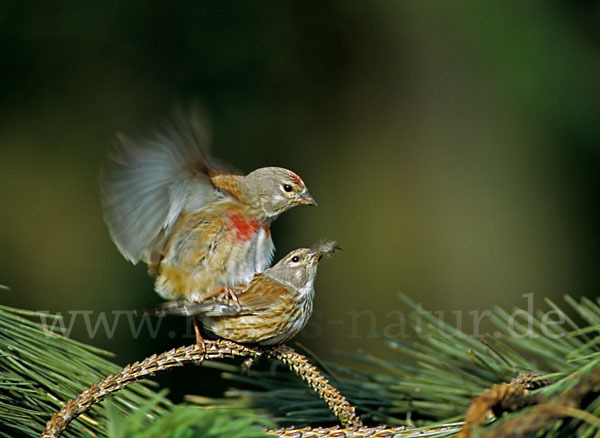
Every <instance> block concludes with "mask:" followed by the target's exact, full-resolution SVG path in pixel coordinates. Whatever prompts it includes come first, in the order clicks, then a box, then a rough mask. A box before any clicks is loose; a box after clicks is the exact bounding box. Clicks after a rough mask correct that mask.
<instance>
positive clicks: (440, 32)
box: [0, 0, 600, 392]
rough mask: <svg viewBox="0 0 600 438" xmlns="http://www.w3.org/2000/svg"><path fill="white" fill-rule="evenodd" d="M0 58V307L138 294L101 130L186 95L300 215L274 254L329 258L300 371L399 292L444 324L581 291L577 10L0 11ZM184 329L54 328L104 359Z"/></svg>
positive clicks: (582, 158) (587, 217)
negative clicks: (119, 235)
mask: <svg viewBox="0 0 600 438" xmlns="http://www.w3.org/2000/svg"><path fill="white" fill-rule="evenodd" d="M0 53H1V54H2V56H1V57H0V67H1V71H2V73H1V77H2V80H1V85H0V90H1V91H0V111H1V117H0V162H1V163H2V164H1V172H0V181H1V183H2V201H1V203H0V205H1V208H2V214H1V215H0V248H1V249H2V250H1V252H0V283H3V284H6V285H8V286H10V287H11V291H9V292H2V293H1V295H0V296H1V298H2V300H1V302H2V303H3V304H8V305H14V306H19V307H25V308H29V309H34V310H48V311H51V312H62V313H63V314H67V312H69V311H73V310H90V311H93V312H94V314H93V315H92V322H93V323H95V321H96V319H97V313H98V312H111V311H113V310H130V309H134V308H140V307H147V306H151V305H154V304H156V303H158V302H159V301H160V299H159V297H158V296H157V295H156V294H155V293H154V292H153V286H152V279H151V278H150V277H148V276H147V275H146V270H145V267H144V266H135V267H134V266H132V265H130V264H129V263H128V262H126V261H125V260H124V259H123V258H122V257H121V255H120V254H119V253H118V251H117V250H116V248H115V247H114V245H113V244H112V242H111V241H110V238H109V236H108V232H107V230H106V228H105V226H104V223H103V221H102V214H101V211H100V203H99V199H98V188H97V175H98V169H99V166H100V164H101V163H102V161H103V160H104V159H105V157H106V155H107V152H108V150H109V148H110V146H111V144H112V141H113V138H114V132H115V131H117V130H120V131H126V132H128V131H129V132H131V131H132V130H133V131H136V130H137V131H139V130H140V129H144V128H149V129H152V128H153V126H155V124H156V121H157V120H158V119H159V118H160V117H162V116H164V115H167V114H168V113H169V112H170V111H171V109H172V107H173V104H175V103H183V104H184V105H185V104H187V103H190V102H198V101H199V102H201V103H202V104H203V105H204V106H205V107H206V108H207V110H208V112H209V114H210V115H211V118H212V120H211V124H212V132H213V138H214V147H213V151H214V153H215V155H217V156H218V157H219V158H221V159H222V160H223V161H225V162H229V163H231V164H233V165H234V166H235V167H237V168H239V169H241V170H243V171H250V170H252V169H255V168H257V167H262V166H267V165H277V166H283V167H288V168H290V169H293V170H294V171H296V172H297V173H298V174H300V175H301V176H302V178H303V179H304V180H305V181H306V183H307V185H308V187H309V189H310V191H311V193H312V194H313V195H314V197H315V198H316V200H317V201H318V203H319V207H318V208H316V209H309V208H297V209H294V210H293V211H291V212H288V213H287V214H285V215H284V216H282V217H281V218H280V219H279V220H278V221H277V222H276V223H275V224H274V226H273V236H274V239H275V243H276V245H277V248H278V251H277V254H276V259H279V257H281V256H282V255H284V254H285V253H287V252H288V251H289V250H291V249H293V248H296V247H299V246H304V245H310V244H312V243H314V242H315V241H316V240H318V239H320V238H322V237H328V238H334V239H337V240H338V241H339V242H340V243H341V245H342V247H343V248H344V251H343V252H341V253H339V254H336V255H335V256H334V257H333V258H332V259H331V260H328V261H326V262H325V263H323V265H322V266H321V269H320V273H319V277H318V280H317V297H316V303H315V308H316V313H315V317H314V319H313V323H312V325H311V326H310V327H308V328H307V330H306V333H305V335H304V336H303V337H301V338H300V340H301V341H302V342H303V344H305V345H306V346H307V347H309V348H310V349H312V350H314V351H316V352H317V354H318V355H319V356H322V357H329V352H330V350H332V349H336V350H341V351H354V350H355V349H357V348H362V349H366V350H369V351H373V352H378V351H379V352H381V354H385V351H384V350H382V348H381V345H380V343H379V342H374V341H373V338H372V337H371V336H372V335H371V330H372V329H375V330H379V331H386V330H387V331H388V332H389V333H394V331H395V328H394V330H392V328H390V327H394V326H391V324H395V323H396V320H395V319H394V318H395V317H396V316H397V312H396V311H397V310H402V306H401V305H400V302H399V300H398V298H397V294H398V293H399V292H403V293H406V294H407V295H409V296H410V297H412V299H414V300H416V301H420V302H423V304H424V305H425V306H426V307H428V308H430V309H432V310H440V311H441V310H444V311H446V312H447V313H446V319H447V320H448V321H449V322H452V321H453V320H454V319H455V314H452V313H451V312H453V311H455V312H458V311H460V312H462V315H464V317H465V319H464V321H463V326H464V327H467V328H468V327H469V321H468V318H469V316H468V312H469V311H473V310H478V311H480V312H481V311H483V310H484V309H489V308H490V307H491V306H492V305H493V304H499V305H502V306H505V307H511V306H513V305H517V304H518V305H523V306H524V305H526V304H527V303H526V301H525V300H524V298H523V297H522V295H523V294H526V293H533V294H534V297H535V305H536V307H537V306H542V304H543V302H542V298H543V297H544V296H549V297H554V298H557V297H560V296H561V295H563V294H565V293H571V294H573V295H575V296H579V295H588V296H595V294H596V293H597V278H598V276H597V272H598V264H599V261H600V260H599V255H600V251H599V248H600V231H599V230H598V220H597V214H598V199H599V195H600V178H599V175H600V172H599V171H600V80H599V79H600V5H599V3H598V2H596V1H549V2H543V3H539V2H518V1H500V0H498V1H487V2H462V1H446V2H442V1H438V2H430V1H413V2H405V1H372V2H351V1H347V2H342V1H318V2H317V1H308V2H301V1H297V2H290V1H279V2H261V1H250V2H246V1H237V2H235V1H234V2H226V3H225V2H217V1H215V2H203V1H199V2H192V1H189V2H172V3H167V2H141V1H118V2H117V1H104V2H90V3H87V2H80V1H74V0H71V1H59V2H42V1H30V2H16V1H0ZM360 311H366V313H364V314H361V315H358V316H357V314H356V313H355V312H360ZM94 315H95V316H94ZM78 318H80V317H78ZM184 326H185V323H184V322H183V321H179V320H177V321H165V322H164V327H167V328H169V329H171V330H173V331H174V332H175V333H177V335H176V336H175V337H174V338H170V337H169V336H168V331H164V330H162V329H161V332H160V334H159V336H158V339H156V340H152V339H150V337H149V336H148V335H147V334H146V333H143V334H142V336H141V337H140V339H134V338H133V337H132V335H131V330H130V329H129V326H128V324H125V323H119V324H118V325H117V326H116V330H115V333H114V335H113V336H112V337H109V336H106V335H104V333H103V331H102V330H100V334H99V335H98V336H96V337H94V339H92V340H90V339H89V337H88V335H87V333H88V332H87V330H86V327H85V324H84V322H83V319H77V320H76V321H75V323H74V325H73V332H72V336H74V337H76V338H78V339H81V340H83V341H86V342H91V343H93V344H94V345H98V346H101V347H104V348H107V349H110V350H112V351H115V352H116V353H117V355H118V356H117V361H118V362H120V363H123V364H125V363H127V362H130V361H133V360H137V359H140V358H142V357H143V356H144V355H146V354H149V353H152V352H158V351H162V350H163V349H165V348H167V347H170V346H175V345H180V344H181V343H182V340H181V338H180V333H181V332H182V331H183V329H184V328H185V327H184ZM395 327H396V328H397V326H395ZM186 342H189V339H188V340H186ZM182 372H183V371H182ZM192 372H193V373H196V374H193V373H192V374H187V375H186V376H188V377H190V379H195V380H196V381H197V382H196V383H194V384H195V385H196V386H193V387H190V385H189V383H188V385H187V387H186V390H187V391H188V392H206V391H205V388H204V386H203V385H202V382H200V380H202V379H200V378H198V377H197V376H198V374H197V370H192ZM206 372H207V373H209V371H206ZM177 376H179V377H181V374H180V375H177ZM194 376H195V377H194ZM173 379H176V377H173Z"/></svg>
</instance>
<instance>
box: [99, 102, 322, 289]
mask: <svg viewBox="0 0 600 438" xmlns="http://www.w3.org/2000/svg"><path fill="white" fill-rule="evenodd" d="M199 120H200V118H199V117H197V116H196V115H195V114H193V113H190V114H183V115H182V114H179V116H178V117H177V118H176V119H175V121H174V122H172V123H171V124H169V125H168V126H167V127H166V129H164V130H163V131H162V132H159V133H156V134H155V135H154V136H153V137H151V138H149V139H146V140H139V141H137V140H131V139H129V138H128V137H125V136H122V135H121V136H118V139H119V144H118V145H117V149H116V150H115V153H114V154H113V155H112V156H111V160H110V161H109V162H108V164H107V165H106V167H105V168H104V169H103V172H102V174H101V178H100V185H101V193H102V204H103V210H104V216H105V219H106V223H107V225H108V229H109V231H110V235H111V237H112V239H113V241H114V242H115V244H116V246H117V248H118V249H119V250H120V252H121V254H123V256H124V257H125V258H126V259H127V260H129V261H131V262H132V263H134V264H136V263H138V262H139V261H140V260H142V261H144V262H146V263H147V264H148V266H149V271H150V273H151V274H152V275H155V276H156V282H155V289H156V291H157V292H158V294H159V295H161V296H162V297H163V298H165V299H189V300H192V301H201V300H202V299H204V298H205V297H206V296H210V294H211V292H212V293H214V291H215V290H218V289H220V288H222V287H226V288H229V287H233V286H236V285H240V284H248V283H249V282H250V281H251V280H252V278H253V276H254V274H256V273H257V272H262V271H263V270H265V269H266V268H268V267H269V266H270V264H271V261H272V258H273V251H274V246H273V241H272V239H271V233H270V230H269V226H270V225H271V223H272V222H273V221H274V220H275V219H276V218H277V217H278V216H279V215H280V214H281V213H283V212H285V211H286V210H288V209H290V208H292V207H294V206H296V205H301V204H304V205H316V203H315V201H314V199H313V198H312V196H311V195H310V194H309V192H308V190H307V188H306V186H305V184H304V182H303V181H302V179H301V178H300V177H299V176H298V175H296V174H295V173H294V172H292V171H291V170H287V169H283V168H280V167H264V168H261V169H257V170H255V171H253V172H250V173H249V174H248V175H245V176H244V175H237V174H235V173H234V172H232V171H230V170H227V169H226V168H224V167H223V166H219V165H218V164H216V162H215V160H214V159H213V158H212V157H211V156H210V154H209V151H208V143H209V141H208V136H207V134H206V131H205V130H204V129H203V127H202V125H201V123H200V121H199Z"/></svg>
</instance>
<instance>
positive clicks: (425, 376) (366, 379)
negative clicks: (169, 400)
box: [189, 296, 600, 433]
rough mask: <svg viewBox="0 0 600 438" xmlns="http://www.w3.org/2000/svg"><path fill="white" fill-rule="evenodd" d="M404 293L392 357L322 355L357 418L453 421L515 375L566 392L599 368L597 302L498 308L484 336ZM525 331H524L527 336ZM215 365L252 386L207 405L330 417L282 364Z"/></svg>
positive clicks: (593, 408) (595, 409)
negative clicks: (334, 359)
mask: <svg viewBox="0 0 600 438" xmlns="http://www.w3.org/2000/svg"><path fill="white" fill-rule="evenodd" d="M403 300H404V301H405V303H406V304H407V305H408V306H409V307H410V309H411V310H412V312H411V313H409V314H408V315H409V320H408V321H407V324H406V325H407V326H409V327H411V328H413V329H414V330H415V331H416V332H417V335H418V337H417V338H416V340H414V341H411V342H407V341H405V340H404V339H396V338H393V337H386V336H380V339H381V340H382V341H383V342H385V343H386V344H387V345H388V347H389V348H390V349H391V351H392V352H394V353H396V354H397V355H398V356H399V359H398V360H397V361H390V360H382V359H380V358H378V357H375V356H373V355H371V354H369V353H364V352H363V353H362V354H360V355H347V354H346V355H340V357H341V358H343V359H345V361H344V364H343V365H340V364H336V363H328V364H327V366H326V367H325V368H327V369H331V370H332V372H334V373H335V375H336V377H335V378H333V377H331V379H332V382H333V383H334V385H335V386H336V388H338V389H339V390H340V391H341V392H342V393H343V394H344V395H345V396H346V397H347V398H348V401H349V402H350V403H351V404H352V405H355V406H357V409H358V411H359V412H360V414H361V418H362V419H363V420H371V421H375V422H379V423H385V424H388V425H390V426H393V425H398V424H417V425H425V424H427V423H428V422H429V421H431V420H434V421H443V422H449V421H456V420H458V419H460V418H464V415H465V413H466V411H467V408H468V406H469V405H470V404H471V402H472V401H473V399H474V398H475V397H477V396H479V395H480V394H482V393H483V392H484V391H486V390H488V389H489V388H492V387H493V386H494V385H497V384H502V382H509V381H511V379H513V378H514V377H515V376H517V375H519V374H523V373H530V372H539V374H541V376H542V378H544V379H548V380H549V381H550V382H553V383H552V384H551V385H549V386H547V387H544V388H542V389H537V390H536V392H535V393H536V394H537V393H538V392H539V393H540V394H541V395H543V396H544V397H551V396H554V395H560V394H563V393H564V392H565V391H568V390H569V389H570V388H571V387H572V386H573V384H575V383H577V382H578V381H579V379H580V378H581V376H584V375H587V374H588V373H589V372H590V371H591V370H593V369H595V368H597V367H599V366H600V336H598V334H599V333H600V306H598V304H597V303H595V302H592V301H591V300H589V299H586V298H584V299H582V300H581V302H576V301H575V300H573V299H572V298H570V297H568V296H567V297H566V298H565V300H566V302H567V304H568V306H569V307H571V309H572V310H573V311H574V313H575V314H576V316H575V317H574V316H572V315H569V312H568V310H567V309H561V308H560V307H559V306H558V305H556V304H555V303H553V302H551V301H549V300H546V303H547V305H548V306H549V309H550V311H553V312H554V314H553V315H552V316H553V318H552V319H555V320H556V319H560V320H562V321H563V323H562V324H554V325H547V324H546V325H544V317H545V316H546V313H545V312H542V311H541V310H538V311H536V312H534V314H533V315H528V314H527V313H526V312H525V311H521V312H518V313H509V312H507V311H505V310H503V309H501V308H495V309H494V310H493V312H492V315H491V317H490V320H491V321H492V323H494V325H495V326H496V327H497V331H496V332H495V333H493V335H485V336H483V337H480V338H474V337H471V336H468V335H467V334H465V333H463V332H462V331H460V330H458V329H457V328H455V327H453V326H451V325H450V324H448V323H447V322H445V321H443V320H440V319H439V318H437V317H436V316H435V315H434V314H433V313H431V312H427V311H426V310H425V309H422V308H421V307H420V306H419V305H417V304H415V303H413V302H412V301H410V300H409V299H408V298H406V297H403ZM515 315H517V317H515ZM529 320H530V321H529ZM529 322H531V328H529V327H528V325H529ZM524 333H527V335H526V336H523V334H524ZM354 364H359V365H361V366H364V365H367V366H369V367H370V368H371V369H374V370H375V371H374V372H373V371H371V372H368V373H367V372H363V371H361V370H360V369H359V368H358V367H357V366H355V365H354ZM211 366H212V367H213V368H217V369H221V370H223V371H224V372H223V376H224V378H227V379H229V380H231V381H232V382H234V384H235V383H236V382H239V383H240V384H243V385H245V386H248V385H251V386H253V387H255V388H257V389H256V390H244V391H241V390H235V389H232V390H230V391H228V393H227V396H228V398H227V399H217V400H207V399H202V400H200V402H201V403H202V404H203V405H207V406H210V405H220V406H237V407H245V408H250V409H254V410H257V409H260V410H261V412H263V413H265V414H266V415H270V417H271V418H273V419H274V420H275V421H278V422H280V423H284V424H285V423H287V424H290V423H292V424H294V425H296V426H299V425H302V424H305V425H310V424H315V423H322V422H326V421H331V419H332V416H331V414H330V413H329V412H327V411H326V410H325V409H323V408H321V407H320V406H319V405H318V404H317V403H316V400H315V397H314V394H311V393H310V392H308V391H306V389H305V388H302V387H301V386H299V385H298V384H297V383H296V382H295V381H294V380H293V379H292V378H291V374H290V373H289V372H288V371H286V370H284V369H281V368H277V369H274V370H269V371H257V370H251V371H250V373H249V375H241V374H240V372H239V370H238V369H237V368H236V367H234V366H231V365H228V364H223V363H213V364H211ZM189 400H192V401H194V398H193V397H190V398H189ZM585 410H586V412H588V413H589V414H591V415H593V416H596V417H597V416H600V399H597V398H595V399H594V400H593V402H592V403H590V404H589V405H587V407H586V408H585ZM486 411H487V410H486ZM282 414H283V415H282ZM512 415H517V414H512ZM563 423H565V424H567V423H568V424H569V425H570V426H565V427H569V428H573V427H575V428H577V430H578V431H579V430H585V431H588V433H592V432H591V431H594V430H595V429H594V427H593V426H589V422H588V423H585V424H583V423H581V422H577V421H576V420H570V419H563V420H560V421H558V420H557V424H563ZM568 430H573V429H568Z"/></svg>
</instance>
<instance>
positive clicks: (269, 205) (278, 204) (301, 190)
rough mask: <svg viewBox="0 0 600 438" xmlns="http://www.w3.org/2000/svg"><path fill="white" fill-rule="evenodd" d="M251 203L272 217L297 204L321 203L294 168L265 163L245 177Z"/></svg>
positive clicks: (266, 216)
mask: <svg viewBox="0 0 600 438" xmlns="http://www.w3.org/2000/svg"><path fill="white" fill-rule="evenodd" d="M241 186H242V190H243V192H244V195H245V198H246V199H247V200H248V203H249V204H250V205H251V206H252V207H254V208H256V209H258V210H259V211H260V212H261V213H262V215H263V216H264V217H265V219H266V220H269V221H272V220H274V219H276V218H277V216H279V215H280V214H281V213H283V212H285V211H287V210H289V209H290V208H292V207H295V206H296V205H317V203H316V202H315V200H314V199H313V197H312V196H311V195H310V193H308V189H307V188H306V186H305V185H304V181H302V179H301V178H300V177H299V176H298V175H296V174H295V173H294V172H292V171H291V170H287V169H283V168H281V167H263V168H261V169H257V170H255V171H253V172H250V173H249V174H248V175H246V176H244V177H242V178H241Z"/></svg>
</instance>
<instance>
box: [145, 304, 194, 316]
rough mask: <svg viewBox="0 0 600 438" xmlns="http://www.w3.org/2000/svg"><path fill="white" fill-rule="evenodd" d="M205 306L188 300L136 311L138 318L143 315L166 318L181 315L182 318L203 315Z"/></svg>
mask: <svg viewBox="0 0 600 438" xmlns="http://www.w3.org/2000/svg"><path fill="white" fill-rule="evenodd" d="M203 307H204V306H203V305H202V303H192V302H189V301H186V300H177V301H168V302H166V303H162V304H160V305H158V306H156V307H152V308H148V309H141V310H136V311H135V313H136V315H137V316H142V315H156V316H164V315H180V316H190V315H198V314H200V313H202V308H203Z"/></svg>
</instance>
